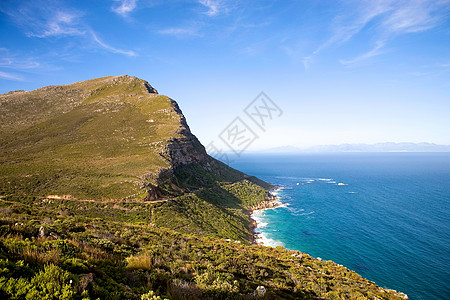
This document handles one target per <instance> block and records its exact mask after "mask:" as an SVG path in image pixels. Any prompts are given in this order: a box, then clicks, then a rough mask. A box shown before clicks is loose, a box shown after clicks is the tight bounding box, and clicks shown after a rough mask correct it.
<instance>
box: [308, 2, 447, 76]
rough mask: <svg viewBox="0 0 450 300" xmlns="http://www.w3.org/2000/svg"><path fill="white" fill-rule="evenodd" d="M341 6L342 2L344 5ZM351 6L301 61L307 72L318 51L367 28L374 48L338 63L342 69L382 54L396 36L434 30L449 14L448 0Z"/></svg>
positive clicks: (352, 36)
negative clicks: (372, 39)
mask: <svg viewBox="0 0 450 300" xmlns="http://www.w3.org/2000/svg"><path fill="white" fill-rule="evenodd" d="M344 2H345V1H344ZM346 3H352V5H350V6H349V7H346V8H345V9H344V10H343V11H342V12H341V13H340V14H339V15H338V16H336V17H335V18H334V19H333V21H332V22H331V28H332V35H331V36H330V37H329V38H328V39H327V40H326V41H325V42H323V43H322V44H320V45H319V46H318V47H317V48H316V49H315V50H314V51H313V52H312V53H311V54H310V55H307V56H305V57H304V58H303V63H304V66H305V68H308V67H309V66H310V64H311V63H312V61H314V58H315V57H316V56H317V55H318V54H319V53H321V52H322V51H324V50H326V49H330V48H335V47H340V46H342V45H344V44H345V43H347V42H349V41H350V40H352V39H354V38H356V36H357V34H358V33H360V32H361V31H362V30H364V29H366V28H367V27H368V26H369V24H370V26H371V27H372V28H371V30H373V31H374V33H373V38H374V39H375V41H374V44H373V45H372V46H371V48H370V50H368V51H367V52H366V53H363V54H360V55H358V56H357V57H355V58H352V59H342V60H340V62H341V63H342V64H344V65H348V66H350V65H355V64H357V63H361V62H362V61H364V60H368V59H370V58H372V57H374V56H378V55H380V54H382V53H383V51H381V49H382V48H383V47H385V46H386V45H387V43H388V41H390V40H392V39H394V38H395V37H396V36H398V35H402V34H407V33H416V32H421V31H426V30H429V29H432V28H434V27H435V26H436V25H437V24H439V22H440V21H441V20H442V19H443V18H444V17H445V14H446V12H448V11H449V5H448V4H449V3H450V1H448V0H441V1H439V0H438V1H431V0H400V1H398V0H370V1H368V0H366V1H360V2H356V3H357V4H356V6H355V5H354V3H355V2H346Z"/></svg>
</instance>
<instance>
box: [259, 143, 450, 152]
mask: <svg viewBox="0 0 450 300" xmlns="http://www.w3.org/2000/svg"><path fill="white" fill-rule="evenodd" d="M260 152H263V153H297V152H450V145H438V144H434V143H376V144H340V145H319V146H312V147H306V148H300V147H294V146H284V147H276V148H270V149H266V150H262V151H260Z"/></svg>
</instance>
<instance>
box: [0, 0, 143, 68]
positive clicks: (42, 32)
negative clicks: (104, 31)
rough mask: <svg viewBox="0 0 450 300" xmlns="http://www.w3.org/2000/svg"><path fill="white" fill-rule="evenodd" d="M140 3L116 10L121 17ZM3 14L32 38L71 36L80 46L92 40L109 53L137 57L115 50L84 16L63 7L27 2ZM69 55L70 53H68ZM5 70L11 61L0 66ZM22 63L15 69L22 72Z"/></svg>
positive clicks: (130, 1) (129, 2) (127, 1)
mask: <svg viewBox="0 0 450 300" xmlns="http://www.w3.org/2000/svg"><path fill="white" fill-rule="evenodd" d="M135 6H136V0H124V1H121V4H120V6H119V7H117V8H116V12H117V13H123V14H126V13H128V12H130V11H131V10H133V9H134V7H135ZM1 11H3V12H4V13H6V14H8V15H9V16H10V17H11V19H12V20H13V21H14V22H15V23H16V24H17V25H18V27H19V28H21V29H22V30H23V32H24V33H25V35H26V36H28V37H30V38H42V39H44V38H51V37H53V38H63V37H67V36H71V37H75V38H78V44H83V45H85V44H86V40H92V41H93V42H94V43H95V44H96V45H98V46H100V47H101V48H103V49H104V50H106V51H109V52H111V53H116V54H122V55H126V56H136V55H137V54H136V52H134V51H131V50H124V49H119V48H116V47H113V46H111V45H109V44H107V43H105V42H104V41H102V40H101V39H100V38H99V37H98V36H97V34H96V33H95V32H94V30H93V29H91V28H90V26H89V25H87V24H86V23H85V22H84V20H83V18H82V17H83V15H84V14H83V12H81V11H79V10H75V9H72V8H70V7H63V6H62V4H61V3H59V2H54V1H51V0H49V1H48V2H42V1H37V0H36V1H25V2H24V3H22V5H20V6H19V7H11V8H9V9H8V8H2V9H1ZM64 45H65V46H66V47H73V46H74V45H75V43H67V44H64ZM65 51H67V49H66V50H65ZM0 63H1V64H3V66H4V67H8V63H7V61H6V60H5V59H4V58H3V60H2V61H1V62H0ZM19 67H20V65H19V64H18V63H15V64H14V68H15V69H17V68H19ZM21 67H22V68H25V67H33V64H32V63H28V65H27V64H25V63H24V64H22V66H21Z"/></svg>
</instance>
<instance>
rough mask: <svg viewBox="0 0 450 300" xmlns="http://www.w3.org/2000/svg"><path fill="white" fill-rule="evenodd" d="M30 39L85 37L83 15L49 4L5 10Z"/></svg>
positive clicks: (30, 3)
mask: <svg viewBox="0 0 450 300" xmlns="http://www.w3.org/2000/svg"><path fill="white" fill-rule="evenodd" d="M3 12H5V13H6V14H8V15H9V16H10V17H11V19H12V20H13V22H15V23H16V24H17V25H18V27H19V28H21V29H22V30H23V31H24V33H25V34H26V35H27V36H29V37H39V38H46V37H53V36H73V35H83V34H84V33H85V30H84V28H83V26H82V24H81V23H80V19H81V16H82V13H81V12H79V11H78V10H74V9H68V8H63V7H60V6H56V5H52V3H51V2H49V3H41V2H39V1H36V2H27V3H26V5H25V4H23V5H22V6H20V7H18V8H11V9H5V8H4V9H3Z"/></svg>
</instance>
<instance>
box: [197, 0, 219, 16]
mask: <svg viewBox="0 0 450 300" xmlns="http://www.w3.org/2000/svg"><path fill="white" fill-rule="evenodd" d="M199 2H200V4H201V5H203V6H205V7H206V8H207V9H208V11H207V12H205V14H207V15H208V16H215V15H217V14H219V12H220V8H221V3H220V1H218V0H199Z"/></svg>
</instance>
